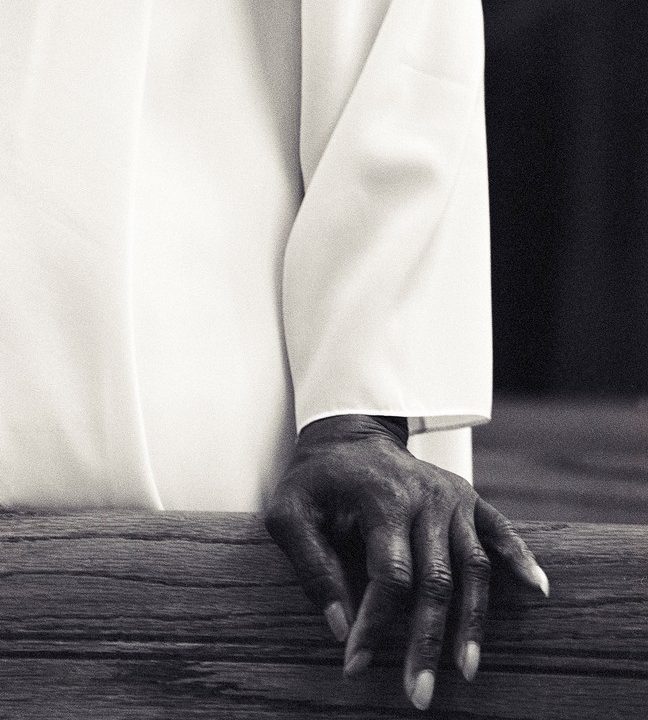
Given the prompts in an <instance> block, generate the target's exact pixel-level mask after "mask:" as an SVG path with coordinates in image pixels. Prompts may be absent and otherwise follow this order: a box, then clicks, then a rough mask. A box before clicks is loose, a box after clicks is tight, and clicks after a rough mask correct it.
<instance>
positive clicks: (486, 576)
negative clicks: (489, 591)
mask: <svg viewBox="0 0 648 720" xmlns="http://www.w3.org/2000/svg"><path fill="white" fill-rule="evenodd" d="M462 570H463V573H464V575H467V576H468V577H470V578H474V579H475V580H480V581H482V582H488V581H489V580H490V574H491V563H490V560H489V559H488V557H487V555H486V553H485V552H484V551H483V550H482V549H481V548H477V547H476V548H473V549H472V550H471V551H470V552H469V553H468V555H467V556H466V557H465V558H464V561H463V563H462Z"/></svg>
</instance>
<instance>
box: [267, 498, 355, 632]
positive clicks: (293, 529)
mask: <svg viewBox="0 0 648 720" xmlns="http://www.w3.org/2000/svg"><path fill="white" fill-rule="evenodd" d="M265 525H266V528H267V530H268V532H269V533H270V536H271V537H272V539H273V540H274V541H275V542H276V543H277V545H279V547H280V548H281V549H282V550H283V551H284V553H285V554H286V555H287V556H288V558H289V560H290V561H291V563H292V565H293V567H294V568H295V572H296V573H297V577H298V578H299V580H300V582H301V585H302V587H303V588H304V592H305V593H306V595H307V597H308V598H309V599H310V600H311V601H312V602H314V603H315V605H317V607H318V608H320V610H322V612H323V613H324V616H325V618H326V620H327V622H328V624H329V627H330V628H331V632H332V633H333V635H334V636H335V638H336V639H337V640H339V641H340V642H342V641H344V640H346V638H347V637H348V634H349V628H350V627H351V624H352V623H353V604H352V602H351V596H350V593H349V589H348V586H347V583H346V579H345V576H344V571H343V569H342V565H341V563H340V560H339V558H338V556H337V555H336V553H335V551H334V550H333V548H332V547H331V546H330V544H329V542H328V540H327V539H326V537H325V536H324V535H323V534H322V532H321V531H320V529H319V527H318V525H317V523H316V522H315V521H314V519H313V513H312V512H311V511H310V510H309V508H308V506H307V504H306V503H305V502H303V501H299V500H295V499H294V498H281V497H279V498H277V499H276V500H275V501H274V502H273V504H272V506H271V507H270V508H269V510H268V512H267V514H266V517H265Z"/></svg>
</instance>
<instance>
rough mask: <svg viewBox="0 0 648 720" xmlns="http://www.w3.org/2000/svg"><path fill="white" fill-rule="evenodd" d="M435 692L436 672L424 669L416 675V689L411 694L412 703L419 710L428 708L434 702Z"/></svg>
mask: <svg viewBox="0 0 648 720" xmlns="http://www.w3.org/2000/svg"><path fill="white" fill-rule="evenodd" d="M433 692H434V673H433V672H432V671H431V670H422V671H421V672H420V673H419V674H418V675H417V676H416V682H415V683H414V689H413V690H412V694H411V695H410V700H411V701H412V705H414V707H415V708H416V709H417V710H427V709H428V708H429V707H430V703H431V702H432V693H433Z"/></svg>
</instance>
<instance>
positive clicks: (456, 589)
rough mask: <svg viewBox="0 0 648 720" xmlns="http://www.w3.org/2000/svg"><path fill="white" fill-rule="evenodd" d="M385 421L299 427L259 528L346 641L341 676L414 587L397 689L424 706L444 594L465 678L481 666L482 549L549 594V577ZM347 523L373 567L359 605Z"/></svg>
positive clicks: (502, 526)
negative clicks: (349, 573)
mask: <svg viewBox="0 0 648 720" xmlns="http://www.w3.org/2000/svg"><path fill="white" fill-rule="evenodd" d="M384 420H385V419H383V418H376V417H372V416H367V415H339V416H335V417H331V418H326V419H324V420H318V421H316V422H314V423H311V424H310V425H308V426H307V427H306V428H304V430H302V432H301V434H300V436H299V439H298V442H297V448H296V452H295V456H294V460H293V462H292V464H291V466H290V467H289V469H288V471H287V473H286V475H285V477H284V478H283V480H282V482H281V483H280V484H279V486H278V488H277V490H276V492H275V494H274V496H273V498H272V500H271V502H270V504H269V507H268V509H267V514H266V526H267V528H268V531H269V532H270V534H271V536H272V537H273V538H274V540H275V541H276V542H277V543H278V545H279V546H280V547H281V548H282V549H283V551H284V552H285V553H286V554H287V555H288V557H289V558H290V560H291V561H292V563H293V565H294V567H295V570H296V572H297V574H298V576H299V578H300V581H301V583H302V584H303V587H304V590H305V592H306V594H307V595H308V597H309V598H310V599H311V600H312V601H313V602H314V603H315V604H316V605H317V606H318V607H319V608H320V609H321V610H322V611H323V612H324V614H325V616H326V619H327V620H328V622H329V625H330V627H331V630H332V631H333V634H334V635H335V636H336V638H337V639H338V640H340V641H343V640H346V651H345V667H344V671H345V675H346V676H348V677H354V676H355V675H357V674H359V673H361V672H362V671H363V670H365V669H366V667H367V666H368V665H369V663H370V662H371V659H372V656H373V653H374V651H375V649H376V646H377V644H378V642H379V640H380V638H381V636H382V635H384V628H385V627H386V626H387V625H388V624H389V623H390V622H391V621H392V620H393V618H394V616H395V615H396V614H397V612H398V611H399V609H400V608H401V607H402V606H403V603H404V601H405V600H406V599H407V598H408V597H410V596H411V595H412V594H414V602H413V605H412V607H413V610H412V618H411V629H410V638H409V644H408V648H407V653H406V661H405V668H404V686H405V692H406V693H407V696H408V697H409V698H410V700H411V702H412V703H413V704H414V705H415V706H416V707H418V708H419V709H425V708H427V707H428V706H429V704H430V701H431V698H432V693H433V690H434V675H435V672H436V668H437V664H438V660H439V654H440V651H441V645H442V642H443V639H444V631H445V625H446V618H447V615H448V609H449V606H450V603H451V601H452V602H453V603H456V606H457V614H458V622H457V629H456V633H455V637H454V638H453V648H454V658H455V661H456V663H457V665H458V667H459V668H460V669H461V671H462V672H463V674H464V676H465V677H466V679H468V680H472V679H473V678H474V676H475V673H476V672H477V666H478V664H479V649H480V644H481V641H482V635H483V626H484V619H485V615H486V609H487V605H488V585H489V575H490V561H489V558H488V556H487V554H486V552H485V548H486V549H488V550H489V551H490V552H492V553H497V554H498V555H499V556H500V557H501V559H502V560H503V561H504V562H505V563H506V564H507V565H508V567H509V568H510V569H511V570H512V572H513V573H514V574H515V575H516V576H517V577H518V578H520V579H522V580H523V581H525V582H526V583H528V584H531V585H534V586H536V587H539V588H540V589H541V590H543V592H545V594H548V582H547V578H546V575H545V574H544V572H543V571H542V570H541V569H540V568H539V566H538V565H537V563H536V561H535V558H534V557H533V554H532V553H531V551H530V550H529V549H528V548H527V546H526V545H525V543H524V541H523V540H522V539H521V538H520V537H519V536H518V535H517V533H516V532H515V531H514V530H513V528H512V526H511V524H510V522H509V521H508V520H507V519H506V518H505V517H504V516H503V515H501V514H500V513H499V512H498V511H497V510H495V508H493V507H492V506H490V505H488V503H486V502H485V501H483V500H481V499H480V498H479V496H478V495H477V493H476V492H475V490H474V489H473V488H472V486H471V485H470V484H469V483H468V482H467V481H466V480H464V479H463V478H461V477H459V476H458V475H454V474H453V473H451V472H448V471H446V470H442V469H441V468H438V467H436V466H434V465H431V464H429V463H426V462H423V461H421V460H418V459H417V458H415V457H414V456H413V455H412V454H411V453H409V452H408V450H407V448H406V445H405V443H406V440H407V436H406V431H402V430H401V431H400V432H399V428H398V426H394V425H392V424H390V423H389V422H385V421H384ZM354 529H355V530H356V531H357V530H359V532H360V535H361V537H362V540H363V542H364V546H365V551H366V558H367V576H368V584H367V586H366V589H365V592H364V596H363V598H362V602H361V603H360V607H359V608H358V610H357V614H356V612H355V608H354V602H353V599H352V592H351V588H350V586H349V582H348V578H347V577H345V572H344V569H343V566H342V563H341V560H340V557H339V556H338V554H337V553H336V552H335V550H334V549H333V545H332V540H333V538H337V539H338V541H339V539H340V538H342V540H344V538H345V537H351V534H352V532H353V530H354Z"/></svg>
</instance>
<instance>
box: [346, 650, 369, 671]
mask: <svg viewBox="0 0 648 720" xmlns="http://www.w3.org/2000/svg"><path fill="white" fill-rule="evenodd" d="M372 658H373V653H372V652H371V650H358V652H357V653H356V654H355V655H354V656H353V657H352V658H351V659H350V660H349V661H348V662H347V663H346V665H345V666H344V674H345V675H346V676H347V677H354V676H355V675H359V674H360V673H361V672H363V671H365V670H366V669H367V668H368V667H369V663H370V662H371V660H372Z"/></svg>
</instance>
